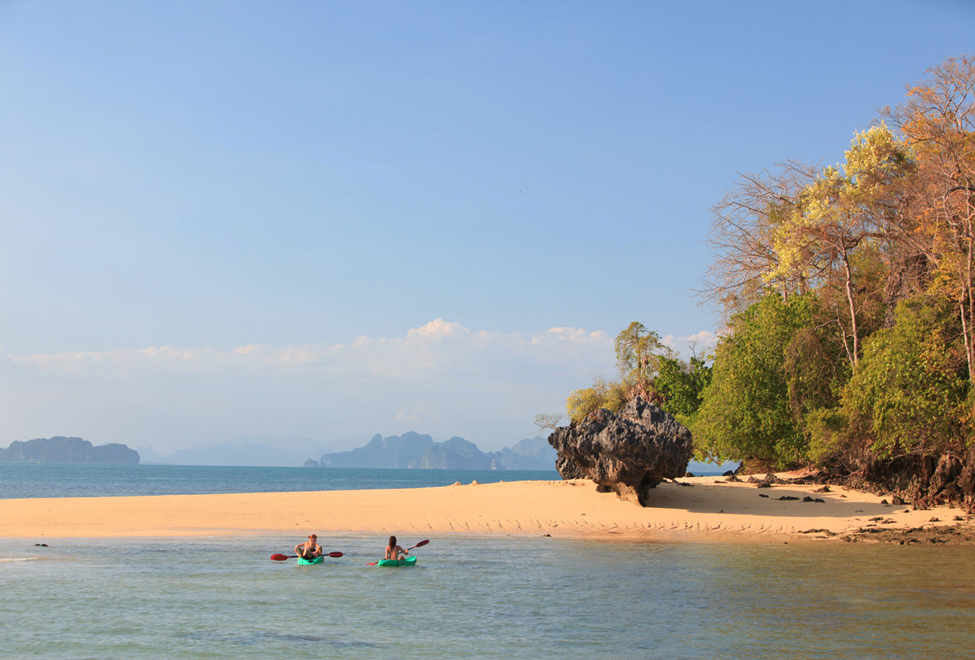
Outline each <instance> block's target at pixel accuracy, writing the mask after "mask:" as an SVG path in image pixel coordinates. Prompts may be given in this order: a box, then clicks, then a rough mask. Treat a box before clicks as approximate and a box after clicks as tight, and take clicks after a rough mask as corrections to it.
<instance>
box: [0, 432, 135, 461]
mask: <svg viewBox="0 0 975 660" xmlns="http://www.w3.org/2000/svg"><path fill="white" fill-rule="evenodd" d="M0 462H5V463H103V464H107V465H138V463H139V452H137V451H136V450H134V449H130V448H129V447H127V446H126V445H123V444H119V443H117V442H113V443H111V444H107V445H99V446H97V447H95V446H94V445H92V444H91V443H90V442H88V441H87V440H82V439H81V438H65V437H63V436H56V437H53V438H35V439H34V440H27V441H26V442H22V441H20V440H15V441H14V442H11V443H10V446H9V447H7V448H6V449H0Z"/></svg>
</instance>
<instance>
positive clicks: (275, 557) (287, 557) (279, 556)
mask: <svg viewBox="0 0 975 660" xmlns="http://www.w3.org/2000/svg"><path fill="white" fill-rule="evenodd" d="M271 559H272V560H274V561H284V560H285V559H291V557H289V556H288V555H271Z"/></svg>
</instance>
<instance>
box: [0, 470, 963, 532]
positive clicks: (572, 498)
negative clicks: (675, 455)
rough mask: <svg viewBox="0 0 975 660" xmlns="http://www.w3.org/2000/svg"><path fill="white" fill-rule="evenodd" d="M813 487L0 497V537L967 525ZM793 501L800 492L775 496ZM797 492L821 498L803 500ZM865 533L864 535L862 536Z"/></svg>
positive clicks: (697, 481)
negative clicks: (644, 503)
mask: <svg viewBox="0 0 975 660" xmlns="http://www.w3.org/2000/svg"><path fill="white" fill-rule="evenodd" d="M817 488H819V487H818V486H815V485H776V486H774V487H772V488H761V489H759V488H756V487H755V485H754V484H749V483H729V482H726V481H725V480H724V479H722V478H720V477H693V478H686V479H681V480H680V483H670V482H668V483H663V484H661V485H660V486H658V487H657V488H656V489H655V492H654V498H653V504H652V506H650V507H646V508H643V507H639V506H637V505H635V504H632V503H629V502H623V501H620V500H618V499H617V498H616V496H615V495H613V494H611V493H597V492H596V487H595V485H594V484H593V483H592V482H589V481H585V480H577V481H527V482H510V483H504V482H502V483H496V484H477V483H471V484H455V485H453V486H446V487H441V488H415V489H403V490H356V491H320V492H298V493H247V494H222V495H167V496H146V497H94V498H91V497H87V498H63V499H60V498H59V499H53V498H52V499H10V500H0V537H21V538H24V537H26V538H36V539H43V538H59V537H167V536H193V535H234V534H278V533H289V534H293V535H295V536H296V537H300V536H302V535H304V534H305V533H307V532H309V531H316V532H318V533H319V534H322V535H327V534H329V533H342V532H362V533H368V532H373V533H383V534H385V533H396V534H401V535H410V536H414V535H436V534H490V535H544V534H550V535H552V536H559V537H570V538H626V539H646V540H684V541H707V540H727V539H739V540H753V541H761V540H779V539H782V538H791V539H800V538H804V539H824V538H832V539H835V538H842V537H844V536H850V535H854V534H857V533H858V532H861V533H862V532H865V531H866V532H872V531H878V532H879V531H880V530H909V529H917V528H922V527H923V528H941V527H953V526H959V525H966V526H970V524H971V523H970V519H969V518H968V517H967V516H965V515H964V514H963V513H962V512H961V511H959V510H957V509H947V508H945V509H940V508H939V509H930V510H923V511H914V510H912V509H911V508H910V507H908V506H904V505H898V506H894V505H889V504H885V503H883V501H882V500H883V498H881V497H879V496H876V495H871V494H868V493H863V492H858V491H851V490H846V489H843V488H838V487H831V490H830V492H825V493H823V492H816V491H817ZM779 498H797V499H779ZM803 498H813V499H818V500H822V501H821V502H816V501H803ZM861 536H862V534H861Z"/></svg>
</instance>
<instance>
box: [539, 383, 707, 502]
mask: <svg viewBox="0 0 975 660" xmlns="http://www.w3.org/2000/svg"><path fill="white" fill-rule="evenodd" d="M548 441H549V444H551V445H552V446H553V447H554V448H555V450H556V452H557V454H558V457H557V458H556V461H555V467H556V469H557V470H558V471H559V474H561V475H562V477H563V478H564V479H579V478H587V479H592V480H593V481H594V482H595V483H596V484H597V485H598V486H599V487H600V489H602V490H611V491H613V492H615V493H616V494H617V496H619V497H620V499H624V500H628V501H632V502H638V503H639V504H641V505H644V506H646V505H647V503H648V499H649V494H650V489H652V488H655V487H656V486H657V484H659V483H660V482H661V481H663V480H664V479H675V478H677V477H678V476H680V475H682V474H685V473H686V472H687V464H688V462H690V460H691V452H692V439H691V432H690V431H688V430H687V428H686V427H684V426H683V425H682V424H680V423H679V422H678V421H677V420H676V419H674V417H673V416H672V415H671V414H670V413H667V412H664V411H663V410H661V409H660V408H658V407H657V406H655V405H653V404H651V403H648V402H647V401H646V400H645V399H644V398H642V397H635V398H633V399H631V400H630V401H629V403H627V404H626V406H624V408H623V410H621V411H620V412H619V414H615V415H614V414H613V413H611V412H609V411H608V410H604V409H600V410H596V411H594V412H592V413H590V414H589V416H588V417H586V419H585V420H583V421H582V422H581V423H579V424H576V425H574V426H568V427H560V428H558V429H556V430H555V431H554V432H553V433H552V434H551V435H550V436H549V439H548Z"/></svg>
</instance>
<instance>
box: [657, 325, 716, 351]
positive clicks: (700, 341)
mask: <svg viewBox="0 0 975 660" xmlns="http://www.w3.org/2000/svg"><path fill="white" fill-rule="evenodd" d="M660 342H661V343H662V344H663V345H664V346H667V347H669V348H672V349H673V350H675V351H677V352H678V353H679V354H681V355H682V356H684V357H685V358H689V357H690V356H691V355H697V356H698V357H703V356H704V355H705V354H707V353H709V352H710V351H712V350H713V349H714V346H715V344H717V343H718V337H717V335H715V334H714V333H713V332H710V331H708V330H701V331H700V332H696V333H694V334H693V335H689V336H687V337H675V336H674V335H667V336H666V337H663V338H661V340H660Z"/></svg>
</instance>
